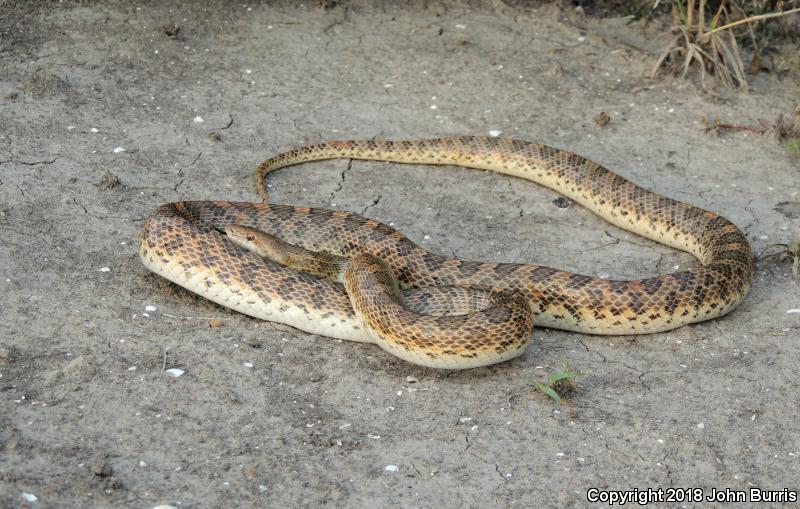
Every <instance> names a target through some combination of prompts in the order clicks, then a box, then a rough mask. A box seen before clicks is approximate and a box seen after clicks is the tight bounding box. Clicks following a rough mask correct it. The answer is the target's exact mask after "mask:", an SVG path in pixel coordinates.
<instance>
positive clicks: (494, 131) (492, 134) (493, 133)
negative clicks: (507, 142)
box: [489, 129, 503, 137]
mask: <svg viewBox="0 0 800 509" xmlns="http://www.w3.org/2000/svg"><path fill="white" fill-rule="evenodd" d="M501 134H503V131H498V130H497V129H492V130H491V131H489V136H495V137H496V136H500V135H501Z"/></svg>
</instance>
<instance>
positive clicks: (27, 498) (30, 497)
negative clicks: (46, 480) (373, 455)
mask: <svg viewBox="0 0 800 509" xmlns="http://www.w3.org/2000/svg"><path fill="white" fill-rule="evenodd" d="M387 468H388V467H387ZM22 498H23V499H24V500H25V501H26V502H36V501H37V500H39V497H37V496H36V495H34V494H33V493H22Z"/></svg>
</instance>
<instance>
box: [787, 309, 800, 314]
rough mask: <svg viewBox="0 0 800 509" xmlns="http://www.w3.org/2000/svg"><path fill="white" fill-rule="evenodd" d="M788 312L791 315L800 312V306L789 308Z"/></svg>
mask: <svg viewBox="0 0 800 509" xmlns="http://www.w3.org/2000/svg"><path fill="white" fill-rule="evenodd" d="M786 312H787V313H788V314H790V315H791V314H794V313H800V309H798V308H794V309H788V310H786Z"/></svg>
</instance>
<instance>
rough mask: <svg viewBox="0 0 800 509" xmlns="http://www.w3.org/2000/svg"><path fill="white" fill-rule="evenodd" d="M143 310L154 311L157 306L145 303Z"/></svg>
mask: <svg viewBox="0 0 800 509" xmlns="http://www.w3.org/2000/svg"><path fill="white" fill-rule="evenodd" d="M144 310H145V311H149V312H151V313H152V312H153V311H156V310H158V308H157V307H155V306H151V305H147V306H145V307H144Z"/></svg>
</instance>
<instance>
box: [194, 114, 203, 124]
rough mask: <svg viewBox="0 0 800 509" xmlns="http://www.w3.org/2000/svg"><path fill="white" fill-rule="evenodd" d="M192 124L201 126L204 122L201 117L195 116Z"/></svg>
mask: <svg viewBox="0 0 800 509" xmlns="http://www.w3.org/2000/svg"><path fill="white" fill-rule="evenodd" d="M194 122H195V124H202V123H203V122H205V120H203V117H201V116H200V115H197V116H196V117H194Z"/></svg>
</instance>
